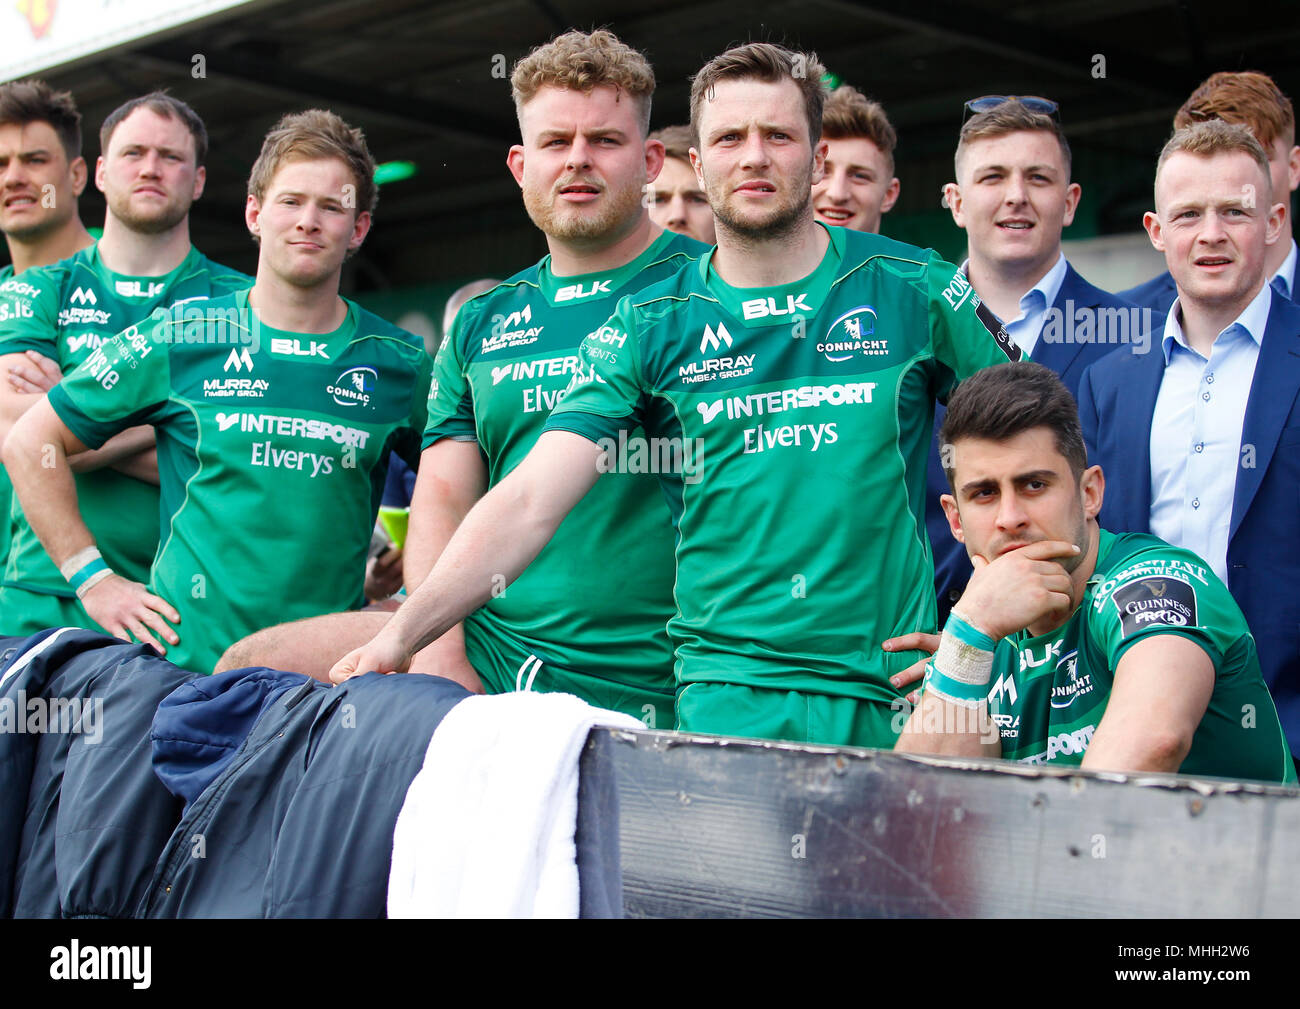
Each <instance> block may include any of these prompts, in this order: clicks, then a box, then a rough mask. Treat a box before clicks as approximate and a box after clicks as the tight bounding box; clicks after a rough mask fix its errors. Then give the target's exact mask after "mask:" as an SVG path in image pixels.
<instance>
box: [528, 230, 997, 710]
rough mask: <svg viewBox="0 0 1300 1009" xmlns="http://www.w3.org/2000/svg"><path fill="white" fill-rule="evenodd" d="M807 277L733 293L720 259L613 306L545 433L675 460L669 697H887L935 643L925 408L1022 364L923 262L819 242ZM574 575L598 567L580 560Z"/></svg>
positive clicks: (914, 255)
mask: <svg viewBox="0 0 1300 1009" xmlns="http://www.w3.org/2000/svg"><path fill="white" fill-rule="evenodd" d="M827 232H828V234H829V236H830V244H829V246H828V248H827V250H826V254H825V257H824V258H823V260H822V262H821V264H820V265H819V266H818V267H817V269H816V270H814V271H813V273H811V274H810V275H809V276H807V277H804V278H803V279H802V280H799V281H796V282H794V283H791V284H785V285H782V286H778V287H772V288H754V289H738V288H733V287H731V286H729V285H727V284H726V283H724V282H723V281H722V280H721V279H720V278H719V277H718V276H717V274H716V273H715V272H714V271H713V269H712V268H711V260H712V253H710V254H709V255H706V256H704V257H703V258H701V260H700V261H699V263H698V264H694V265H692V266H690V267H688V268H686V269H684V270H682V271H681V272H679V273H678V274H676V275H675V276H674V277H673V278H671V279H670V280H668V281H666V282H664V283H661V284H656V285H655V286H654V287H652V288H649V289H647V290H645V291H642V292H640V293H639V294H637V295H635V296H633V297H631V298H625V299H623V300H622V301H621V302H620V303H619V305H618V309H617V311H616V312H615V313H614V315H613V317H612V318H611V319H610V320H609V321H608V323H607V324H606V325H604V326H602V327H601V328H600V329H598V330H596V331H594V332H593V333H592V334H591V335H589V336H588V337H587V339H586V340H585V341H584V343H583V345H582V352H581V356H582V364H581V368H580V371H579V373H578V375H576V376H575V377H574V380H573V384H572V385H571V386H570V388H569V392H568V394H567V395H566V397H565V399H564V401H563V402H562V403H560V404H559V405H558V406H557V407H556V409H555V412H554V413H552V414H551V417H550V420H549V421H548V422H547V428H548V429H554V430H565V431H573V432H576V433H578V434H581V435H584V436H586V437H589V438H591V439H592V440H593V441H596V442H597V443H599V442H600V440H601V439H606V438H613V437H616V434H617V431H618V429H619V428H620V427H621V426H623V425H626V424H628V423H629V422H637V423H641V424H643V425H644V427H645V430H646V431H647V432H648V433H649V434H650V435H651V437H652V438H661V439H667V440H668V441H666V442H663V443H661V444H672V442H673V441H676V442H678V443H680V445H681V449H680V451H681V454H682V457H683V458H687V457H689V458H692V459H693V460H694V462H695V465H694V467H693V470H694V471H693V472H692V473H682V472H678V473H668V474H661V475H660V480H661V481H662V483H663V485H664V491H665V494H666V496H667V497H668V499H669V506H670V509H671V511H672V517H673V523H674V526H675V528H676V532H677V542H676V557H677V584H676V593H677V604H678V611H679V612H678V615H677V616H676V617H674V619H673V620H672V622H671V623H670V624H669V634H670V636H671V637H672V639H673V641H674V644H675V645H676V650H677V678H678V682H679V683H689V682H693V681H704V682H720V683H736V684H742V685H746V686H751V687H762V688H766V689H772V690H797V691H809V692H814V693H822V694H829V695H835V696H844V697H854V698H858V699H861V700H876V701H888V700H890V699H892V698H895V697H897V696H898V692H897V691H896V690H895V689H894V688H893V687H892V686H891V685H890V684H889V682H888V677H889V676H890V675H892V674H894V673H897V672H900V671H901V670H902V669H904V668H906V667H907V666H908V665H909V664H910V663H911V662H912V661H914V659H915V656H914V655H911V654H910V653H895V654H892V655H891V654H887V653H885V652H883V651H882V650H881V648H880V644H881V642H882V641H884V640H885V639H886V638H889V637H893V636H896V635H899V634H904V633H907V632H909V631H918V630H931V629H933V626H934V621H935V602H934V588H933V578H934V571H933V562H932V560H931V556H930V547H929V541H928V539H927V537H926V534H925V523H924V500H925V477H926V472H925V471H926V460H927V454H928V452H929V445H930V428H931V423H932V419H933V414H934V401H935V399H936V397H938V398H941V399H944V398H946V397H947V395H948V393H949V391H950V390H951V389H952V388H953V387H954V386H955V384H956V382H957V381H958V380H960V379H962V378H965V377H967V376H968V375H970V374H971V373H973V372H975V371H976V370H978V369H980V368H983V367H985V366H987V365H992V364H996V363H998V362H1000V361H1007V360H1009V359H1018V358H1019V356H1020V353H1019V351H1018V350H1017V349H1016V347H1015V345H1014V344H1013V343H1011V341H1010V340H1009V339H1008V338H1007V337H1006V334H1005V333H1004V332H1003V331H1002V329H1001V326H1000V324H999V323H998V322H997V319H996V318H995V317H994V316H993V315H992V313H991V312H989V310H988V309H987V308H986V307H985V306H983V305H982V304H981V303H980V302H979V299H978V298H977V297H976V295H975V293H974V290H973V289H972V288H971V286H970V284H969V283H968V282H967V280H966V278H965V277H964V276H963V275H962V274H961V273H960V272H959V271H958V270H957V269H956V267H954V266H952V265H951V264H949V263H945V262H943V261H942V260H941V259H939V258H938V256H937V255H936V254H935V253H933V252H928V251H922V250H921V249H917V248H914V247H912V246H909V245H904V244H902V243H900V242H895V241H891V240H890V239H887V238H882V237H880V236H879V235H870V234H862V233H859V232H851V231H845V230H844V229H843V228H828V229H827ZM581 556H582V557H583V558H585V560H583V561H579V563H589V564H599V563H603V562H604V560H603V558H602V555H601V554H599V553H598V552H597V551H596V549H595V544H594V543H592V544H587V545H586V546H585V552H584V554H583V555H581Z"/></svg>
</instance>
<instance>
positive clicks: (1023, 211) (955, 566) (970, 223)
mask: <svg viewBox="0 0 1300 1009" xmlns="http://www.w3.org/2000/svg"><path fill="white" fill-rule="evenodd" d="M967 109H968V110H969V111H973V112H974V113H975V115H973V116H972V117H971V118H970V119H968V120H967V122H966V123H965V124H964V125H963V126H962V129H961V135H960V138H959V140H958V142H957V153H956V157H955V163H956V173H957V179H958V181H957V182H950V183H949V184H948V185H947V186H945V187H944V197H945V203H946V204H947V206H948V207H949V209H950V210H951V211H952V217H953V220H954V221H955V222H956V224H957V227H959V228H963V229H965V231H966V234H967V239H968V245H969V254H970V258H969V259H967V261H966V262H965V263H964V264H963V265H962V270H963V272H965V273H966V275H967V276H968V277H969V278H970V282H971V285H972V286H973V287H974V288H975V293H976V294H978V295H979V297H980V299H981V300H983V301H984V302H986V303H987V304H988V306H989V308H991V309H992V310H993V312H994V313H995V314H996V315H997V316H998V318H1000V319H1002V320H1004V321H1005V324H1006V329H1007V332H1008V334H1010V336H1011V338H1012V339H1013V340H1015V342H1016V343H1017V345H1019V347H1020V349H1021V350H1022V351H1024V352H1026V353H1027V354H1029V355H1030V356H1031V357H1032V358H1033V360H1035V361H1037V362H1038V363H1039V364H1043V365H1046V366H1047V367H1049V368H1051V369H1052V370H1053V371H1054V372H1056V374H1057V375H1059V376H1060V377H1061V379H1062V380H1063V381H1064V382H1065V384H1066V387H1067V388H1069V390H1070V392H1071V393H1074V392H1075V390H1076V389H1077V388H1078V385H1079V378H1080V376H1081V375H1082V374H1083V371H1084V369H1085V368H1086V367H1087V366H1088V365H1090V364H1092V362H1093V361H1096V360H1097V359H1098V358H1099V357H1101V356H1102V355H1104V354H1108V353H1110V352H1111V351H1113V350H1115V349H1116V347H1117V346H1118V345H1119V344H1120V343H1121V342H1131V341H1136V340H1141V339H1145V338H1146V337H1147V335H1148V331H1147V330H1146V329H1144V328H1143V327H1142V326H1141V325H1140V321H1139V319H1138V318H1137V316H1136V314H1135V313H1133V312H1132V311H1131V310H1130V306H1129V305H1127V304H1126V303H1125V302H1123V301H1121V300H1119V299H1118V298H1116V297H1115V296H1114V295H1111V294H1107V293H1106V292H1105V291H1102V290H1101V289H1099V288H1097V287H1094V286H1093V285H1092V284H1089V283H1088V282H1087V281H1086V280H1084V279H1083V278H1082V277H1081V276H1079V274H1078V273H1077V272H1076V271H1075V269H1074V268H1073V267H1072V266H1071V265H1070V264H1069V263H1068V262H1067V261H1066V258H1065V255H1064V253H1062V251H1061V232H1062V230H1063V229H1064V228H1066V227H1067V226H1068V225H1069V224H1070V222H1071V221H1073V220H1074V212H1075V210H1076V208H1077V207H1078V205H1079V196H1080V193H1081V189H1080V186H1079V184H1078V183H1077V182H1071V181H1070V146H1069V144H1068V143H1067V142H1066V139H1065V134H1064V133H1063V132H1062V130H1061V125H1060V123H1059V122H1058V120H1057V118H1056V103H1055V102H1051V101H1048V100H1047V99H1043V98H1024V99H1014V98H1008V99H1001V98H998V97H996V96H990V97H988V98H979V99H973V100H972V101H970V102H968V103H967ZM943 418H944V411H943V409H942V408H939V409H938V410H937V411H936V416H935V428H934V430H935V432H936V435H937V433H938V430H939V425H940V424H942V423H943ZM947 486H948V485H947V478H946V477H945V476H944V472H943V467H942V466H941V465H940V456H939V448H938V442H937V440H936V441H935V444H934V445H933V446H932V447H931V452H930V464H929V471H928V491H927V493H926V527H927V530H928V531H929V534H930V544H931V549H932V550H933V551H934V567H935V596H936V599H937V601H938V607H939V626H940V627H942V626H943V623H944V621H945V620H946V619H947V615H948V611H949V609H951V607H952V604H953V603H954V602H955V601H956V600H957V599H959V598H960V597H961V593H962V590H963V589H964V588H965V587H966V582H967V580H968V579H969V578H970V575H971V566H970V559H969V558H968V557H967V556H966V551H965V549H963V548H962V546H961V544H959V543H957V542H956V541H955V540H954V539H953V538H952V534H951V533H950V532H949V531H948V520H947V519H946V518H945V517H944V514H943V509H942V508H941V507H940V506H939V496H940V495H941V494H943V493H945V492H946V491H947ZM908 637H909V638H910V637H911V636H910V635H909V636H908ZM895 640H896V641H901V640H902V639H895ZM898 647H902V646H901V645H899V646H898Z"/></svg>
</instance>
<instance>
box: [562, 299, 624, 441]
mask: <svg viewBox="0 0 1300 1009" xmlns="http://www.w3.org/2000/svg"><path fill="white" fill-rule="evenodd" d="M637 329H638V327H637V324H636V320H635V313H634V311H633V309H632V302H631V300H630V299H628V298H626V297H625V298H623V300H622V301H620V302H619V304H618V308H617V309H616V310H615V312H614V314H613V315H612V316H611V317H610V319H609V321H608V322H606V323H605V324H604V325H603V326H601V327H600V328H599V329H597V330H596V331H595V332H593V333H588V334H587V338H586V339H585V340H583V341H582V346H581V347H580V348H579V349H578V370H577V372H576V373H575V374H574V376H573V378H572V379H571V380H570V381H569V385H568V388H567V389H565V392H564V398H563V399H561V400H560V402H559V403H558V404H557V405H556V407H555V409H554V410H552V411H551V416H550V417H549V418H548V419H547V421H546V427H545V430H546V431H571V432H573V433H574V434H580V435H582V436H583V437H584V438H589V439H591V440H592V441H595V442H599V441H601V440H602V439H605V438H615V437H617V435H618V432H619V431H625V430H628V429H629V428H632V427H635V426H637V425H638V424H640V423H641V418H642V414H643V413H644V402H645V381H644V378H643V375H642V370H641V348H640V345H639V343H638V335H637Z"/></svg>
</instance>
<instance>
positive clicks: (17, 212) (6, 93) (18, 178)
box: [0, 81, 93, 575]
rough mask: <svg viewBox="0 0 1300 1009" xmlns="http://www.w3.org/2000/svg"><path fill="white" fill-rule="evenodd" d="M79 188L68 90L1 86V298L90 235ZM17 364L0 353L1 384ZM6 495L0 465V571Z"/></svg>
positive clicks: (76, 120) (9, 494)
mask: <svg viewBox="0 0 1300 1009" xmlns="http://www.w3.org/2000/svg"><path fill="white" fill-rule="evenodd" d="M85 188H86V160H85V159H84V158H83V157H82V156H81V113H80V112H78V111H77V103H76V102H75V101H74V100H73V98H72V95H71V94H69V93H68V92H66V91H55V90H54V89H53V88H51V87H50V86H49V85H48V84H46V83H45V82H44V81H13V82H11V83H9V84H4V85H0V231H3V232H4V236H5V243H6V244H7V245H8V247H9V260H10V262H9V265H8V266H5V267H3V268H0V297H5V296H7V294H8V293H9V292H12V291H16V290H17V284H15V283H11V281H12V278H14V277H15V276H17V275H18V274H21V273H22V272H23V271H24V270H26V269H27V268H28V267H30V266H48V265H49V264H51V263H57V262H58V261H59V260H60V259H67V258H68V257H69V256H71V255H74V254H75V253H77V252H78V251H80V250H81V249H84V248H85V247H86V246H88V245H89V244H90V243H91V242H92V241H93V239H92V238H91V237H90V233H89V232H87V231H86V228H85V225H83V224H82V223H81V216H80V215H79V214H78V213H77V199H78V197H80V196H81V191H82V190H83V189H85ZM20 363H23V364H25V363H26V358H25V357H23V356H22V355H19V354H3V353H0V386H6V385H8V376H9V369H10V368H11V367H12V366H13V365H16V364H20ZM12 498H13V488H12V485H11V484H10V483H9V474H8V473H7V472H6V471H5V470H4V468H3V467H0V575H2V573H3V571H4V564H5V562H6V561H7V560H8V558H9V539H10V535H11V533H12V530H11V527H10V521H9V509H10V507H11V502H12Z"/></svg>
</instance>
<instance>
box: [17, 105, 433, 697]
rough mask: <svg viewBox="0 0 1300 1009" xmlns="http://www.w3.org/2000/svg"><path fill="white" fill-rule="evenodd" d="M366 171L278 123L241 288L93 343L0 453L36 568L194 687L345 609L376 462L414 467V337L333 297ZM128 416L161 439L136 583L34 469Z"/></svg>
mask: <svg viewBox="0 0 1300 1009" xmlns="http://www.w3.org/2000/svg"><path fill="white" fill-rule="evenodd" d="M373 174H374V160H373V159H372V158H371V156H370V153H369V151H368V150H367V149H366V146H365V140H364V138H363V137H362V135H361V132H360V131H359V130H356V129H353V128H351V127H349V126H348V125H347V124H346V123H345V122H343V121H342V120H341V119H339V118H338V117H337V116H335V115H334V114H333V113H330V112H324V111H321V110H317V109H313V110H309V111H307V112H303V113H298V114H296V115H288V116H285V117H284V118H283V119H282V120H281V121H280V122H279V123H278V124H277V125H276V126H275V127H274V128H273V129H272V130H271V132H270V133H269V134H268V135H267V137H266V139H265V141H264V143H263V146H262V153H261V155H260V156H259V158H258V161H257V163H256V164H255V165H254V167H253V171H252V173H251V176H250V179H249V194H248V200H247V204H246V206H245V210H244V219H245V223H246V224H247V226H248V230H249V232H250V234H251V235H252V237H253V238H254V240H255V241H256V242H257V243H258V246H259V249H258V263H257V277H256V280H255V282H254V284H253V286H252V287H251V288H249V289H248V290H246V291H245V290H241V291H239V292H237V293H235V294H230V295H226V296H224V297H218V298H209V299H200V300H195V301H189V302H185V303H183V304H178V305H175V306H173V307H172V308H171V309H168V310H164V311H160V312H158V313H155V315H154V316H153V317H152V319H151V320H150V322H149V323H142V324H141V325H138V326H134V327H132V328H130V329H128V330H127V331H126V332H124V333H122V334H120V335H119V336H117V337H116V338H114V339H112V340H109V341H108V342H106V343H105V344H104V345H103V346H102V347H101V348H100V350H99V352H98V354H97V355H96V356H95V357H93V358H91V359H90V360H89V361H87V363H86V364H85V365H83V366H82V367H81V368H80V369H79V370H78V371H76V372H75V373H73V374H72V375H70V376H69V377H68V378H67V379H65V380H64V381H63V382H62V383H60V384H59V385H58V386H56V387H55V388H54V389H52V390H51V391H50V393H49V395H48V397H47V398H46V399H45V400H42V401H41V402H40V403H38V404H37V405H36V406H35V407H33V408H32V410H31V411H29V413H28V414H27V416H25V417H24V418H23V420H22V421H21V422H20V423H19V424H18V425H17V426H16V427H15V428H14V430H13V432H12V433H11V434H10V437H9V442H8V443H7V444H6V445H5V461H6V463H7V464H10V465H13V466H14V485H15V487H16V488H17V491H18V494H19V496H20V497H22V499H23V501H24V504H25V506H26V508H27V511H28V513H29V514H30V515H32V516H33V523H32V524H33V526H34V528H35V529H36V531H37V533H38V534H39V535H40V537H41V541H42V542H43V543H44V544H45V547H46V549H47V550H48V551H49V554H50V556H51V557H53V558H54V560H55V561H56V562H57V563H59V564H60V566H61V567H62V568H64V569H69V570H70V569H72V568H74V567H75V566H76V565H77V564H83V567H82V568H81V569H79V570H80V571H84V568H85V567H86V566H92V567H93V570H92V571H91V572H90V573H89V574H88V575H87V576H86V577H85V580H84V581H83V583H82V584H89V585H91V586H92V588H91V589H90V591H88V592H86V593H84V595H83V601H84V603H85V606H86V609H87V611H88V612H89V613H90V615H91V616H92V617H93V618H94V619H95V620H97V621H98V622H99V623H100V625H102V626H103V627H104V628H105V629H106V630H109V631H110V632H112V633H114V634H116V635H117V636H119V637H127V636H128V635H131V636H134V637H135V638H137V639H138V640H140V641H143V642H146V643H148V644H151V645H153V646H154V647H155V648H156V649H157V650H158V651H159V652H162V653H163V654H165V655H166V656H167V658H168V659H170V660H171V661H173V662H175V663H176V664H177V665H180V666H183V667H185V668H187V669H191V670H194V671H195V672H200V673H208V672H211V671H212V668H213V665H214V664H215V663H216V661H217V659H218V658H219V657H220V655H221V654H222V652H223V651H224V650H225V648H226V647H227V646H228V645H229V644H230V643H231V642H232V641H234V640H236V639H237V638H240V637H243V636H244V635H246V634H248V633H250V632H251V631H254V630H257V629H258V628H260V627H263V626H266V625H267V624H270V623H274V622H275V621H277V620H282V619H292V618H294V617H306V616H312V615H316V614H319V613H324V612H333V611H335V610H339V609H343V608H346V607H348V606H355V605H359V604H360V603H361V599H362V582H363V579H364V575H365V563H366V554H367V549H368V547H369V544H370V535H371V530H372V529H373V527H374V522H375V512H376V510H377V505H378V495H377V489H378V488H379V487H380V486H382V484H383V479H384V473H385V467H386V465H387V461H388V457H389V453H390V452H391V451H393V450H397V451H400V452H404V453H405V455H406V456H407V458H408V459H410V460H411V461H414V460H415V457H416V455H415V452H416V443H417V438H418V432H419V430H420V429H421V428H422V427H423V423H424V405H425V397H426V395H427V391H428V381H429V360H428V357H427V355H426V354H425V353H424V347H423V344H422V341H420V340H419V339H418V338H417V337H415V336H412V335H411V334H410V333H407V332H405V331H404V330H401V329H398V328H397V327H395V326H392V325H390V324H389V323H387V322H384V321H383V320H382V319H379V318H377V317H376V316H374V315H372V314H371V313H369V312H367V311H365V310H364V309H362V308H360V307H359V306H358V305H356V304H354V303H352V302H350V301H347V300H346V299H344V298H341V297H340V296H339V277H340V273H341V271H342V267H343V261H344V259H345V258H346V257H347V256H348V255H350V254H351V253H353V252H355V251H356V250H357V249H358V248H360V246H361V243H362V242H363V241H364V240H365V237H366V235H367V234H368V232H369V230H370V222H371V212H370V207H372V206H373V197H374V193H373V188H372V184H371V182H370V180H371V179H372V177H373ZM141 421H143V422H146V423H149V424H152V425H153V426H154V428H155V429H156V431H157V433H158V451H159V459H160V469H159V473H160V477H161V483H162V502H163V523H164V528H165V532H164V537H163V545H162V548H161V549H160V550H159V552H158V555H157V557H156V558H155V559H154V562H153V564H152V566H151V567H150V570H149V575H148V586H147V587H146V586H145V585H142V584H139V583H138V582H136V581H134V580H130V579H128V578H125V577H123V576H121V575H120V574H118V573H116V572H114V571H112V570H111V568H108V567H106V566H105V565H104V563H103V561H102V560H100V561H98V562H97V566H95V565H96V562H95V561H93V560H92V561H89V562H86V561H85V560H84V559H85V558H86V557H87V556H88V555H89V554H90V553H92V552H93V550H94V547H95V541H94V538H93V537H92V535H91V533H90V532H89V530H87V529H86V527H85V525H84V524H83V522H82V520H81V516H80V514H79V512H78V503H77V496H76V492H75V489H74V488H73V486H72V485H71V481H70V480H69V479H67V478H66V477H65V476H64V473H65V472H66V468H63V467H60V466H57V465H56V466H55V468H54V469H53V470H48V471H42V469H41V468H40V466H39V464H34V463H33V462H32V461H31V460H32V459H33V457H34V456H38V455H39V451H38V447H39V446H41V445H51V446H53V448H54V452H55V456H56V462H57V461H59V456H61V455H63V454H67V453H72V452H75V451H78V450H79V449H80V448H81V447H82V446H95V445H98V444H99V443H101V442H103V441H104V440H106V439H107V438H109V437H112V436H113V435H114V434H115V433H116V432H117V431H119V430H121V429H122V428H123V427H125V426H127V425H128V424H131V423H139V422H141ZM70 578H73V576H72V575H70ZM73 580H75V578H73ZM164 641H165V642H166V645H165V646H164V645H163V644H162V643H161V642H164Z"/></svg>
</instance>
